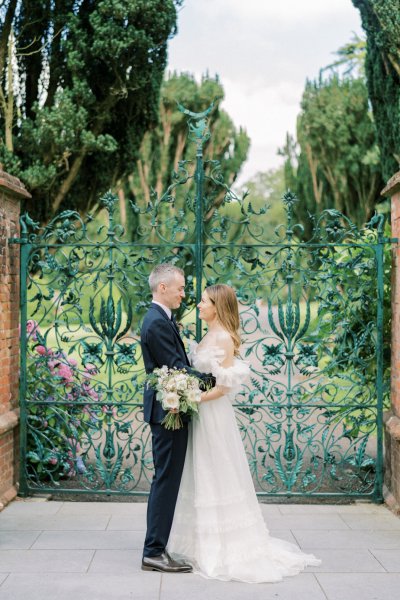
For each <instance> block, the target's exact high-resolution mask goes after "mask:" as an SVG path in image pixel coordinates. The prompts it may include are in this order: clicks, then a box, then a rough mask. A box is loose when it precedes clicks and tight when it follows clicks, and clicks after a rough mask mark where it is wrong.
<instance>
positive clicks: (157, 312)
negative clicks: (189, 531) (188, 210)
mask: <svg viewBox="0 0 400 600" xmlns="http://www.w3.org/2000/svg"><path fill="white" fill-rule="evenodd" d="M149 285H150V289H151V291H152V294H153V302H152V303H151V305H150V308H149V310H148V312H147V314H146V316H145V318H144V320H143V325H142V330H141V346H142V353H143V360H144V366H145V368H146V373H151V372H152V371H153V369H155V368H159V367H162V366H163V365H166V366H167V367H176V368H177V369H186V370H187V371H190V372H192V373H194V374H196V375H197V376H198V377H201V378H202V379H203V380H205V381H206V382H207V384H208V385H215V380H213V378H212V377H211V376H204V374H200V373H197V372H196V371H193V370H192V369H190V367H189V360H188V357H187V355H186V352H185V348H184V345H183V342H182V339H181V337H180V335H179V331H178V327H177V325H176V322H175V320H174V317H173V316H172V309H177V308H179V306H180V305H181V302H182V300H183V298H184V297H185V277H184V273H183V271H182V269H180V268H178V267H176V266H174V265H171V264H168V263H163V264H160V265H158V266H156V267H155V268H154V269H153V270H152V272H151V273H150V277H149ZM143 412H144V420H145V421H146V422H147V423H149V424H150V428H151V433H152V449H153V462H154V477H153V481H152V484H151V489H150V495H149V500H148V505H147V532H146V539H145V542H144V549H143V559H142V569H143V570H144V571H161V572H165V573H188V572H190V571H191V570H192V567H191V565H189V564H188V563H185V562H182V561H176V560H174V559H172V558H171V557H170V556H169V554H168V553H167V551H166V549H165V548H166V545H167V542H168V538H169V533H170V530H171V525H172V520H173V517H174V510H175V504H176V499H177V496H178V491H179V485H180V481H181V477H182V471H183V465H184V462H185V454H186V446H187V440H188V420H187V419H186V420H185V418H183V427H182V428H181V429H177V430H168V429H165V427H164V426H163V425H161V421H162V420H163V418H164V417H165V415H166V414H167V412H166V411H165V410H164V409H163V408H162V406H161V403H160V402H158V400H157V399H156V391H155V390H153V389H151V388H149V387H147V386H146V387H145V391H144V410H143Z"/></svg>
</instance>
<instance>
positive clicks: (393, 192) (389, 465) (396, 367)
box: [382, 171, 400, 509]
mask: <svg viewBox="0 0 400 600" xmlns="http://www.w3.org/2000/svg"><path fill="white" fill-rule="evenodd" d="M382 195H383V196H387V197H389V198H390V199H391V222H392V223H391V224H392V237H393V238H398V239H399V240H400V171H399V172H398V173H396V174H395V175H394V176H393V177H392V178H391V179H390V180H389V182H388V184H387V186H386V187H385V189H384V190H383V192H382ZM391 295H392V302H391V304H392V340H391V342H392V345H391V382H390V398H391V406H390V410H388V411H386V413H385V416H384V423H385V486H386V494H385V500H386V501H387V502H388V504H390V505H391V506H392V508H396V509H400V242H399V243H397V244H393V247H392V289H391Z"/></svg>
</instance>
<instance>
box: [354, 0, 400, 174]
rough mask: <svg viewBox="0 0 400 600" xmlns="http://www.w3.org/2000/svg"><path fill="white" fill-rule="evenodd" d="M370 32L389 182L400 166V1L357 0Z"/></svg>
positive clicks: (372, 88)
mask: <svg viewBox="0 0 400 600" xmlns="http://www.w3.org/2000/svg"><path fill="white" fill-rule="evenodd" d="M353 4H354V6H355V7H356V8H358V9H359V11H360V13H361V20H362V25H363V28H364V29H365V31H366V32H367V57H366V75H367V85H368V93H369V98H370V100H371V104H372V110H373V114H374V119H375V123H376V129H377V139H378V144H379V148H380V151H381V161H382V172H383V177H384V179H385V180H387V179H389V178H390V177H391V176H392V175H393V174H394V173H395V172H396V171H397V170H398V168H399V163H400V5H399V0H353Z"/></svg>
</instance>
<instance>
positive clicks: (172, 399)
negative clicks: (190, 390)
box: [162, 392, 179, 410]
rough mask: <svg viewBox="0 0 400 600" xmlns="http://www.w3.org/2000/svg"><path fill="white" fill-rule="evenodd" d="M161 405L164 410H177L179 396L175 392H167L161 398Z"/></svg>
mask: <svg viewBox="0 0 400 600" xmlns="http://www.w3.org/2000/svg"><path fill="white" fill-rule="evenodd" d="M162 405H163V408H165V409H166V410H171V409H172V408H179V396H178V394H176V393H175V392H168V393H167V394H163V396H162Z"/></svg>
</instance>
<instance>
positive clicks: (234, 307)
mask: <svg viewBox="0 0 400 600" xmlns="http://www.w3.org/2000/svg"><path fill="white" fill-rule="evenodd" d="M205 291H206V292H207V295H208V297H209V298H210V300H211V302H212V303H213V304H214V306H215V310H216V311H217V319H218V321H219V322H220V323H221V325H222V327H224V329H226V330H227V332H228V333H229V335H230V336H231V338H232V341H233V346H234V354H235V356H238V355H239V348H240V343H241V342H240V336H239V327H240V319H239V306H238V301H237V298H236V294H235V290H234V289H233V288H231V287H230V286H229V285H225V284H224V283H217V284H215V285H210V287H207V288H206V290H205Z"/></svg>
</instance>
